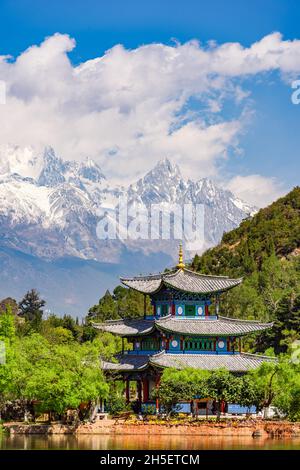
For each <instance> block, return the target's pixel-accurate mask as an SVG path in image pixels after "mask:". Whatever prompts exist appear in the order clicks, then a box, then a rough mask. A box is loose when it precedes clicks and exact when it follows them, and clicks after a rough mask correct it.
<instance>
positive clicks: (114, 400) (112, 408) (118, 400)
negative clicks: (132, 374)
mask: <svg viewBox="0 0 300 470" xmlns="http://www.w3.org/2000/svg"><path fill="white" fill-rule="evenodd" d="M106 407H107V411H108V412H109V413H110V414H112V415H116V414H118V413H121V412H122V411H130V410H131V406H130V404H129V403H126V398H125V396H124V391H123V388H122V389H119V388H118V387H116V384H114V383H113V384H111V386H110V391H109V396H108V399H107V402H106Z"/></svg>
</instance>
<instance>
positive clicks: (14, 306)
mask: <svg viewBox="0 0 300 470" xmlns="http://www.w3.org/2000/svg"><path fill="white" fill-rule="evenodd" d="M7 307H10V309H11V312H12V314H13V315H15V316H16V315H18V313H19V306H18V303H17V301H16V300H15V299H13V298H12V297H6V298H5V299H2V300H1V301H0V314H1V312H6V309H7Z"/></svg>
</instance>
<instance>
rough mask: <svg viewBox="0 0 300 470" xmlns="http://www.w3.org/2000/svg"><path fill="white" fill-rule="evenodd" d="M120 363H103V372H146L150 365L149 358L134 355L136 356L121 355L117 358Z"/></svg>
mask: <svg viewBox="0 0 300 470" xmlns="http://www.w3.org/2000/svg"><path fill="white" fill-rule="evenodd" d="M116 359H117V360H118V362H108V361H102V363H101V367H102V369H103V370H110V371H116V372H117V371H124V372H125V371H136V370H144V369H146V368H147V367H148V365H149V356H146V355H145V356H144V355H137V354H136V355H134V354H120V355H119V356H116Z"/></svg>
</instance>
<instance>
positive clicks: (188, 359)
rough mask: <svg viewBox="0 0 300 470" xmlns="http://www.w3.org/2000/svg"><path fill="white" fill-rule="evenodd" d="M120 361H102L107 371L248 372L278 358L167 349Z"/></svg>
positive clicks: (122, 358) (127, 357)
mask: <svg viewBox="0 0 300 470" xmlns="http://www.w3.org/2000/svg"><path fill="white" fill-rule="evenodd" d="M117 359H118V363H113V362H106V361H103V362H102V368H103V370H106V371H116V372H117V371H119V372H126V371H128V372H129V371H141V370H145V369H146V368H147V367H149V366H154V367H159V368H165V367H173V368H175V369H185V368H188V367H191V368H193V369H201V370H216V369H220V368H221V367H225V368H226V369H228V370H229V371H231V372H247V371H249V370H251V369H256V368H257V367H259V366H260V365H261V364H262V363H263V362H274V361H276V358H274V357H270V356H260V355H257V354H249V353H235V354H189V353H188V354H172V353H166V352H165V351H162V352H159V353H157V354H153V355H152V356H143V355H133V354H128V355H127V354H124V355H120V356H118V358H117Z"/></svg>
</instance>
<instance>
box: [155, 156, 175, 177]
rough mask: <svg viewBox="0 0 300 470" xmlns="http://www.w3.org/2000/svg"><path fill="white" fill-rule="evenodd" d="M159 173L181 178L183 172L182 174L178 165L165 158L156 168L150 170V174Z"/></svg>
mask: <svg viewBox="0 0 300 470" xmlns="http://www.w3.org/2000/svg"><path fill="white" fill-rule="evenodd" d="M157 171H162V172H164V173H169V174H172V175H176V176H179V177H180V178H181V172H180V169H179V166H178V165H177V164H176V163H173V162H171V160H170V159H169V158H168V157H165V158H163V159H161V160H159V161H158V162H157V163H156V165H155V166H154V168H153V169H152V170H150V172H149V173H151V172H157Z"/></svg>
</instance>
